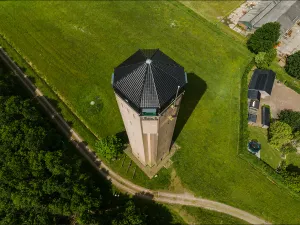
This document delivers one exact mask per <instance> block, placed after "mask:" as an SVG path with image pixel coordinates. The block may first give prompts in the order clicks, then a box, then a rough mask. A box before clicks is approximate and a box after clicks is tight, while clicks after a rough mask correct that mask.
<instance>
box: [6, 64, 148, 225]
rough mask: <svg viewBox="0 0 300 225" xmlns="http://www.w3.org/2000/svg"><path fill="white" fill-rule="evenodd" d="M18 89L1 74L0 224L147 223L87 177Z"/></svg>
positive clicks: (127, 201)
mask: <svg viewBox="0 0 300 225" xmlns="http://www.w3.org/2000/svg"><path fill="white" fill-rule="evenodd" d="M0 67H1V66H0ZM20 89H21V88H20V87H19V86H18V84H16V81H15V78H13V75H10V74H8V73H5V74H0V155H1V157H0V224H5V225H6V224H58V223H60V224H62V223H63V224H68V223H79V224H115V225H119V224H145V223H146V219H145V218H146V216H145V213H141V212H140V211H139V210H138V209H137V208H136V207H135V204H134V202H133V201H132V200H130V199H128V198H126V199H125V200H123V201H119V200H118V201H117V200H116V199H114V197H113V195H112V193H111V191H110V189H109V187H108V184H105V185H106V187H105V188H104V182H102V184H100V185H99V182H95V180H99V179H100V178H99V177H96V179H92V178H91V177H90V176H89V174H88V173H87V172H86V169H85V168H84V164H83V162H82V160H81V159H80V158H79V156H77V155H76V154H74V151H72V150H71V148H72V146H71V145H70V143H69V142H68V141H67V140H66V139H65V138H64V137H63V136H61V135H60V134H59V133H58V132H57V130H56V129H55V128H54V126H53V124H52V123H51V122H50V121H48V119H47V118H46V117H44V116H43V115H42V114H41V113H40V112H39V111H38V110H37V109H36V106H35V102H34V101H33V100H31V99H29V98H25V97H23V96H21V95H20V94H19V90H20ZM101 185H102V186H101ZM104 189H105V190H109V191H108V192H107V191H106V192H104Z"/></svg>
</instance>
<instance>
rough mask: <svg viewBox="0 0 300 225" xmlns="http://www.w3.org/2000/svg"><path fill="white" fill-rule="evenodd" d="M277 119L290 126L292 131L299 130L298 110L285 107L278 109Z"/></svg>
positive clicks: (299, 114)
mask: <svg viewBox="0 0 300 225" xmlns="http://www.w3.org/2000/svg"><path fill="white" fill-rule="evenodd" d="M278 119H279V120H280V121H281V122H283V123H287V124H288V125H290V126H291V128H292V130H293V132H297V131H300V112H296V111H292V110H290V109H285V110H282V111H280V113H279V114H278Z"/></svg>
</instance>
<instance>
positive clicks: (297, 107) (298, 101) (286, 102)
mask: <svg viewBox="0 0 300 225" xmlns="http://www.w3.org/2000/svg"><path fill="white" fill-rule="evenodd" d="M263 104H266V105H269V106H270V107H271V114H272V117H273V118H277V114H278V113H279V112H280V111H281V110H283V109H292V110H293V111H300V94H298V93H297V92H295V91H293V90H292V89H290V88H288V87H287V86H285V85H284V84H282V83H277V80H275V82H274V86H273V90H272V94H271V96H270V97H266V98H265V99H261V105H263Z"/></svg>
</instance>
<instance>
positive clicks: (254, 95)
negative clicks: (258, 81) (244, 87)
mask: <svg viewBox="0 0 300 225" xmlns="http://www.w3.org/2000/svg"><path fill="white" fill-rule="evenodd" d="M248 99H253V100H258V101H259V100H260V92H259V90H253V89H251V90H248Z"/></svg>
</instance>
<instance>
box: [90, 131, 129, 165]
mask: <svg viewBox="0 0 300 225" xmlns="http://www.w3.org/2000/svg"><path fill="white" fill-rule="evenodd" d="M95 146H96V151H97V153H100V154H101V155H103V156H104V157H105V158H106V159H108V160H112V159H117V158H118V157H119V156H120V154H121V151H122V146H123V145H122V143H121V140H120V139H119V138H117V137H116V136H108V137H106V138H103V139H100V140H99V141H97V142H96V144H95Z"/></svg>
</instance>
